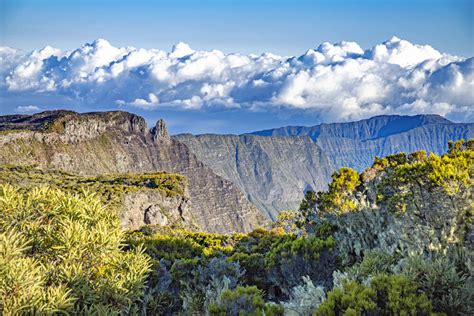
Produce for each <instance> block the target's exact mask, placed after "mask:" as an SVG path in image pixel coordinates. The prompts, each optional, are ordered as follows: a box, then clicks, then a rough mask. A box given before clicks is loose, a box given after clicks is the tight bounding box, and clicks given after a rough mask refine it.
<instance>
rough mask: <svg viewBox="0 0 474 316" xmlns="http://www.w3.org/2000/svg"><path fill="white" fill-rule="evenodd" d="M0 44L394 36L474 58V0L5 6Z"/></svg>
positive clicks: (159, 44) (215, 43)
mask: <svg viewBox="0 0 474 316" xmlns="http://www.w3.org/2000/svg"><path fill="white" fill-rule="evenodd" d="M0 3H1V7H0V21H1V22H0V23H2V25H1V28H0V32H1V33H0V41H1V45H8V46H12V47H15V48H22V49H27V50H30V49H37V48H39V47H42V46H45V45H52V46H54V47H59V48H63V49H72V48H75V47H77V46H78V45H81V44H83V43H85V42H89V41H92V40H94V39H96V38H106V39H107V40H109V41H111V42H113V43H114V44H116V45H121V46H123V45H133V46H137V47H144V48H168V47H171V45H173V44H174V43H176V42H178V41H183V42H186V43H188V44H190V45H191V46H192V47H194V48H196V49H206V50H208V49H214V48H216V47H218V48H219V49H221V50H223V51H226V52H242V53H261V52H264V51H271V52H274V53H277V54H283V55H295V54H300V53H301V52H303V51H305V50H306V49H308V48H311V47H314V46H315V45H318V44H319V43H321V42H324V41H329V42H338V41H341V40H350V41H356V42H358V43H359V44H360V45H361V46H362V47H369V46H372V45H374V44H377V43H379V42H381V41H383V40H386V39H388V38H390V37H391V36H393V35H396V36H398V37H401V38H404V39H407V40H409V41H411V42H415V43H426V44H430V45H431V46H433V47H435V48H437V49H439V50H441V51H444V52H448V53H451V54H459V55H465V56H472V55H474V38H473V34H474V33H473V32H474V26H473V16H474V1H472V0H361V1H356V0H345V1H341V0H325V1H318V0H293V1H288V0H287V1H282V0H268V1H262V0H238V1H234V0H225V1H223V0H217V1H211V0H200V1H196V0H192V1H190V0H188V1H184V0H171V1H159V0H157V1H143V0H134V1H127V0H112V1H111V0H79V1H78V0H67V1H65V0H0Z"/></svg>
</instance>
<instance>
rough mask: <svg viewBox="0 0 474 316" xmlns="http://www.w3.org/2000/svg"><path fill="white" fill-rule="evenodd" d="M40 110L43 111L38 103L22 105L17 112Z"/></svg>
mask: <svg viewBox="0 0 474 316" xmlns="http://www.w3.org/2000/svg"><path fill="white" fill-rule="evenodd" d="M39 111H41V109H40V108H39V107H38V106H36V105H20V106H18V107H17V108H16V112H19V113H34V112H39Z"/></svg>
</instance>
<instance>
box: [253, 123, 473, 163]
mask: <svg viewBox="0 0 474 316" xmlns="http://www.w3.org/2000/svg"><path fill="white" fill-rule="evenodd" d="M252 134H254V135H261V136H309V137H311V139H313V141H315V142H316V143H317V144H318V145H319V146H320V147H321V148H322V149H323V150H324V152H325V153H326V154H327V155H328V157H329V158H330V160H331V162H332V163H333V164H334V166H335V167H336V168H340V167H343V166H348V167H352V168H355V169H357V170H359V171H362V170H363V169H365V168H367V167H369V166H370V165H371V163H372V162H373V157H374V156H386V155H389V154H394V153H398V152H412V151H416V150H420V149H423V150H425V151H427V152H434V153H437V154H442V153H444V152H446V150H447V143H448V141H449V140H458V139H462V138H464V139H468V138H471V137H473V136H474V124H472V123H453V122H451V121H449V120H447V119H445V118H443V117H441V116H439V115H415V116H399V115H384V116H376V117H373V118H370V119H367V120H362V121H358V122H349V123H333V124H321V125H315V126H311V127H303V126H290V127H282V128H277V129H271V130H265V131H257V132H254V133H252Z"/></svg>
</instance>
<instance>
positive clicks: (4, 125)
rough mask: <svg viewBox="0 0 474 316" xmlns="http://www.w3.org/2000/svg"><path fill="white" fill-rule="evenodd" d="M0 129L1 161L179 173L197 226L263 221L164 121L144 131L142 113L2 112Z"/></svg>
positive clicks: (233, 226) (234, 226)
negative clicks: (171, 134) (173, 135)
mask: <svg viewBox="0 0 474 316" xmlns="http://www.w3.org/2000/svg"><path fill="white" fill-rule="evenodd" d="M0 131H3V132H1V133H0V146H1V147H2V150H1V151H0V163H1V164H17V165H33V164H34V165H38V166H40V167H42V168H58V169H62V170H66V171H71V172H75V173H78V174H80V175H89V176H90V175H100V174H110V173H128V172H133V173H142V172H150V171H167V172H172V173H179V174H182V175H184V176H186V177H187V178H188V181H189V195H190V208H191V213H192V216H193V218H194V219H195V220H196V223H197V225H198V226H199V227H200V228H201V229H203V230H207V231H210V232H219V233H228V232H234V231H240V232H247V231H250V230H252V229H254V228H256V227H258V226H261V225H262V224H264V223H265V219H264V217H263V216H262V215H261V214H260V213H259V212H258V210H257V209H256V208H255V207H254V206H253V205H252V204H251V203H250V202H249V201H248V200H247V198H246V197H245V196H244V195H243V194H242V193H241V192H240V191H239V189H238V188H237V187H236V186H235V185H234V184H233V183H232V182H230V181H228V180H226V179H224V178H222V177H220V176H218V175H216V174H215V173H214V172H213V171H212V169H211V168H209V167H208V166H206V165H204V164H203V163H202V162H201V161H199V160H198V159H197V158H196V156H195V155H194V154H192V153H191V152H190V151H189V149H188V147H187V146H186V145H184V144H182V143H180V142H179V141H177V140H175V139H171V138H169V135H168V132H167V130H166V127H165V125H164V122H163V121H159V122H158V123H157V125H156V126H155V128H153V129H152V130H148V128H147V127H146V122H145V120H144V119H143V118H142V117H139V116H137V115H134V114H130V113H126V112H103V113H99V112H97V113H86V114H78V113H75V112H70V111H50V112H43V113H39V114H35V115H29V116H25V115H21V116H18V115H16V116H4V117H1V118H0ZM150 212H151V213H150V214H149V216H148V218H149V219H150V218H153V216H152V213H153V212H152V210H150Z"/></svg>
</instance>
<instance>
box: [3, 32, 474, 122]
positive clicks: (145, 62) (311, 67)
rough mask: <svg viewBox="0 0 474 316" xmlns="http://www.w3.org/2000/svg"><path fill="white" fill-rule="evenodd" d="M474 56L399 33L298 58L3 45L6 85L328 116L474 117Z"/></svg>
mask: <svg viewBox="0 0 474 316" xmlns="http://www.w3.org/2000/svg"><path fill="white" fill-rule="evenodd" d="M473 64H474V59H473V58H470V59H466V58H461V57H456V56H451V55H448V54H443V53H441V52H439V51H437V50H435V49H434V48H432V47H431V46H428V45H417V44H412V43H410V42H408V41H405V40H401V39H399V38H396V37H393V38H391V39H390V40H388V41H386V42H384V43H382V44H379V45H376V46H374V47H372V48H369V49H367V50H365V51H364V50H363V49H362V48H361V47H360V46H359V45H358V44H357V43H354V42H340V43H336V44H330V43H323V44H321V45H319V46H318V47H317V48H316V49H309V50H308V51H307V52H306V53H305V54H303V55H301V56H297V57H290V58H288V57H281V56H277V55H274V54H271V53H265V54H262V55H259V56H258V55H242V54H235V53H232V54H225V53H223V52H221V51H218V50H213V51H195V50H193V49H191V48H190V47H189V46H188V45H187V44H185V43H178V44H176V45H175V46H174V47H173V48H172V50H171V52H166V51H163V50H157V49H140V48H134V47H114V46H113V45H111V44H110V43H109V42H107V41H106V40H103V39H99V40H96V41H94V42H93V43H91V44H85V45H83V46H81V47H80V48H78V49H76V50H74V51H72V52H70V53H63V52H61V51H60V50H58V49H54V48H52V47H49V46H47V47H45V48H43V49H41V50H38V51H33V52H31V53H29V54H22V53H21V52H19V51H17V50H15V49H12V48H7V47H0V91H3V92H2V94H3V95H5V96H6V98H8V95H9V93H10V94H14V93H16V94H17V95H18V94H25V95H29V96H35V95H36V96H37V95H49V96H52V97H54V96H62V97H66V98H68V99H69V100H71V102H75V103H76V104H77V103H81V102H85V103H87V104H98V105H103V104H106V103H107V104H111V103H116V104H118V105H120V106H122V105H128V106H135V107H140V108H144V109H156V108H159V107H173V108H182V109H208V108H214V107H225V108H229V107H231V108H241V109H242V110H246V109H247V110H260V111H262V110H263V111H264V110H265V109H269V108H278V107H286V108H289V109H292V108H295V109H304V110H308V111H317V112H318V113H320V116H321V118H322V119H325V120H348V119H358V118H364V117H368V116H372V115H376V114H383V113H439V114H443V115H447V116H448V117H449V115H450V114H452V113H455V114H456V115H457V116H459V115H463V116H464V117H467V118H471V119H472V118H474V114H473V112H474V111H473V103H474V102H473V101H474V96H473V91H474V70H473V68H474V66H473Z"/></svg>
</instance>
